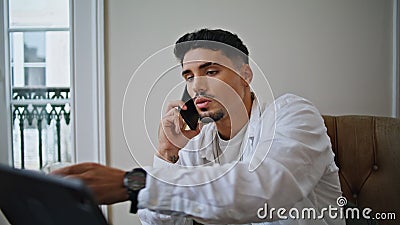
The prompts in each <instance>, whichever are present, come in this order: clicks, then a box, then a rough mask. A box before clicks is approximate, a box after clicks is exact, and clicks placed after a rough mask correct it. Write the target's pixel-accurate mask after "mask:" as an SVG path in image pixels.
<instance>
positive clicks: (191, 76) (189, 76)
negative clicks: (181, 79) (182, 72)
mask: <svg viewBox="0 0 400 225" xmlns="http://www.w3.org/2000/svg"><path fill="white" fill-rule="evenodd" d="M193 78H194V76H193V75H188V76H186V81H192V80H193Z"/></svg>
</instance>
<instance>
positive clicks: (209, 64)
mask: <svg viewBox="0 0 400 225" xmlns="http://www.w3.org/2000/svg"><path fill="white" fill-rule="evenodd" d="M212 65H217V66H221V64H219V63H216V62H206V63H203V64H201V65H200V66H199V69H204V68H206V67H209V66H212ZM189 72H190V70H184V71H182V76H184V75H185V74H187V73H189Z"/></svg>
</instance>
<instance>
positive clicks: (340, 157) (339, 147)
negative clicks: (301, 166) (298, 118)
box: [323, 116, 400, 225]
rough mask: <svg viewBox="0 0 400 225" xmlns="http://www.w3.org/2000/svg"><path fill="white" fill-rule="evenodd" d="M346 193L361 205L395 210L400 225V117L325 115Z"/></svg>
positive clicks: (382, 222)
mask: <svg viewBox="0 0 400 225" xmlns="http://www.w3.org/2000/svg"><path fill="white" fill-rule="evenodd" d="M323 118H324V120H325V125H326V127H327V129H328V135H329V136H330V138H331V142H332V148H333V150H334V152H335V154H336V156H335V161H336V164H337V166H338V167H339V176H340V182H341V185H342V191H343V195H344V196H345V197H346V198H347V200H348V201H349V202H352V203H354V204H355V205H356V206H358V207H359V208H365V207H368V208H371V209H372V210H373V212H395V213H396V217H397V219H396V220H378V223H379V224H380V225H387V224H400V223H399V221H400V119H396V118H387V117H374V116H323Z"/></svg>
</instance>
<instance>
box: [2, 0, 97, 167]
mask: <svg viewBox="0 0 400 225" xmlns="http://www.w3.org/2000/svg"><path fill="white" fill-rule="evenodd" d="M0 11H1V12H4V13H2V14H1V18H0V29H1V30H2V31H4V32H2V34H3V33H4V35H2V36H0V163H4V164H9V165H14V166H15V167H17V168H20V167H25V168H29V169H38V168H40V167H41V166H42V165H44V164H45V163H46V162H52V161H71V162H82V161H94V162H100V163H105V138H104V136H105V130H104V69H103V65H104V63H103V60H104V56H103V1H102V0H88V1H80V0H35V1H29V0H0ZM3 20H4V21H3ZM93 131H94V132H93ZM28 139H29V143H28V142H27V141H28ZM21 140H24V142H21ZM22 150H23V151H22Z"/></svg>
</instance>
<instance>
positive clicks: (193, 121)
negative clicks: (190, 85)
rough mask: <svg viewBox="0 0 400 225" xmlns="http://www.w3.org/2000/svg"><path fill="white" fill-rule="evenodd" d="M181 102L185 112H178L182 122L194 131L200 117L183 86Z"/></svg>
mask: <svg viewBox="0 0 400 225" xmlns="http://www.w3.org/2000/svg"><path fill="white" fill-rule="evenodd" d="M182 101H184V102H185V105H186V110H182V109H180V110H179V113H180V114H181V116H182V118H183V120H184V121H185V123H186V124H187V125H188V126H189V128H190V129H191V130H196V128H197V126H198V123H199V118H200V115H199V113H198V112H197V109H196V106H195V104H194V101H193V99H192V98H191V97H190V95H189V93H188V91H187V88H186V86H185V90H184V91H183V95H182Z"/></svg>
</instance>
